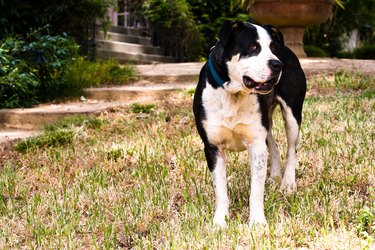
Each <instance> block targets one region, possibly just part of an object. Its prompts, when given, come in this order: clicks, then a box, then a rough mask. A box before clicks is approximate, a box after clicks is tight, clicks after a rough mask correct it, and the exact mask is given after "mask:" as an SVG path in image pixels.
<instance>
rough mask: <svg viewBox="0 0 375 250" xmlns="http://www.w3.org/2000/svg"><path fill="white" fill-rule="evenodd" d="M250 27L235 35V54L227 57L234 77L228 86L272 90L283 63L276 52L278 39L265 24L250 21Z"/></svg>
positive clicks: (249, 89)
mask: <svg viewBox="0 0 375 250" xmlns="http://www.w3.org/2000/svg"><path fill="white" fill-rule="evenodd" d="M246 29H247V30H246ZM246 29H245V30H242V31H241V32H239V33H238V34H236V35H234V36H233V40H234V41H232V45H231V48H232V49H233V51H234V53H235V54H234V55H233V56H232V57H231V58H230V60H229V61H227V67H228V75H229V78H230V79H231V80H230V81H229V82H228V83H227V84H226V85H225V88H226V89H227V90H228V91H231V92H239V91H244V92H248V93H258V94H268V93H269V92H271V91H272V88H273V86H274V85H275V84H277V82H278V81H279V79H280V77H281V70H282V67H283V64H282V63H281V61H280V60H279V59H278V58H277V57H276V55H275V54H273V53H272V50H273V49H274V46H275V44H274V43H275V41H273V40H272V39H271V36H270V35H269V33H268V32H267V31H266V30H265V29H264V28H262V27H261V26H258V25H252V24H248V26H246Z"/></svg>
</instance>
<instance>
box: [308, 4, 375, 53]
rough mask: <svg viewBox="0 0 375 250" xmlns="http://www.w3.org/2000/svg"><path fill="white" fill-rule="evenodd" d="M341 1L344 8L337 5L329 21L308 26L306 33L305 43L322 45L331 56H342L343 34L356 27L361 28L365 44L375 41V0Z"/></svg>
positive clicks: (361, 35)
mask: <svg viewBox="0 0 375 250" xmlns="http://www.w3.org/2000/svg"><path fill="white" fill-rule="evenodd" d="M341 3H342V4H343V6H344V8H342V7H340V6H339V5H335V6H334V9H333V15H332V17H331V18H330V19H329V21H328V22H325V23H322V24H320V25H318V26H312V27H307V28H306V30H305V35H304V43H305V44H307V45H315V46H317V47H320V48H322V49H324V50H325V51H326V52H328V54H329V56H331V57H333V56H340V52H341V50H342V42H343V41H342V36H341V35H343V34H349V33H350V32H351V31H352V30H354V29H358V30H359V32H360V37H361V41H362V42H363V45H371V44H373V43H374V42H375V35H374V34H375V33H374V32H373V30H374V24H375V15H374V12H373V9H374V8H375V0H366V1H354V0H342V1H341Z"/></svg>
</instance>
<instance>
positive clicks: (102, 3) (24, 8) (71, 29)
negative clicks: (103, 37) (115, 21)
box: [0, 0, 115, 53]
mask: <svg viewBox="0 0 375 250" xmlns="http://www.w3.org/2000/svg"><path fill="white" fill-rule="evenodd" d="M114 4H115V0H79V1H75V0H64V1H62V0H54V1H49V0H42V1H28V0H0V16H1V18H0V39H1V38H4V37H6V36H9V35H12V34H23V35H24V34H27V33H28V32H30V29H37V28H39V27H43V26H45V25H47V24H49V25H50V26H49V34H52V35H59V34H61V33H63V32H66V33H68V34H69V36H72V37H74V38H75V41H76V42H77V43H78V44H80V45H81V50H82V52H84V53H87V52H88V48H89V45H88V41H89V39H90V38H92V37H93V35H94V33H95V29H96V23H95V22H96V20H101V21H102V23H103V25H104V26H107V25H108V24H109V22H108V17H107V10H108V8H109V7H110V6H113V5H114Z"/></svg>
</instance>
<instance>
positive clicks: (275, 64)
mask: <svg viewBox="0 0 375 250" xmlns="http://www.w3.org/2000/svg"><path fill="white" fill-rule="evenodd" d="M269 67H270V69H271V72H272V73H271V75H270V77H269V79H268V80H267V81H265V82H256V81H254V80H253V79H251V78H250V77H249V76H246V75H244V76H243V77H242V80H243V83H244V85H245V86H246V88H249V89H255V90H256V91H257V92H259V93H260V94H267V93H269V92H270V91H271V90H272V88H273V86H275V85H276V84H277V83H278V81H279V78H280V73H281V70H282V68H283V63H282V62H281V61H279V60H270V61H269Z"/></svg>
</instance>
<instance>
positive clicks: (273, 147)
mask: <svg viewBox="0 0 375 250" xmlns="http://www.w3.org/2000/svg"><path fill="white" fill-rule="evenodd" d="M275 107H276V106H273V107H272V108H271V109H270V112H269V118H268V119H269V129H268V134H267V146H268V150H269V152H270V157H271V173H270V177H271V179H276V178H278V177H279V178H281V170H280V165H281V160H280V151H279V149H278V147H277V144H276V142H275V140H274V138H273V135H272V126H273V120H272V115H273V112H274V110H275Z"/></svg>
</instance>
